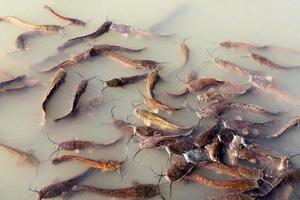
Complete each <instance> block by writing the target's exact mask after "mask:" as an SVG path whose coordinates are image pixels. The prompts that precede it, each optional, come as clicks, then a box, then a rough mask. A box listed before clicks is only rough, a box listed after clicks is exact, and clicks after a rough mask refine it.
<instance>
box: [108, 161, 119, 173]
mask: <svg viewBox="0 0 300 200" xmlns="http://www.w3.org/2000/svg"><path fill="white" fill-rule="evenodd" d="M106 169H107V170H108V171H111V172H113V171H117V170H119V169H121V163H120V162H118V161H115V160H109V161H107V163H106Z"/></svg>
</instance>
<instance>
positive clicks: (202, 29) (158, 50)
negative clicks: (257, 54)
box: [0, 0, 300, 200]
mask: <svg viewBox="0 0 300 200" xmlns="http://www.w3.org/2000/svg"><path fill="white" fill-rule="evenodd" d="M45 4H48V5H50V6H52V7H53V8H54V9H55V10H57V11H58V12H60V13H62V14H64V15H66V16H71V17H76V18H79V19H82V20H84V21H89V23H88V25H87V26H86V27H84V28H83V27H74V26H67V27H66V31H65V34H66V35H65V36H64V37H62V35H61V34H49V35H45V36H42V37H38V38H35V39H32V40H30V42H29V44H28V47H29V50H27V51H25V52H21V53H14V54H7V52H11V51H14V41H15V38H16V37H17V36H18V35H19V34H20V33H21V32H23V31H24V29H22V28H20V27H17V26H15V25H12V24H7V23H1V24H0V67H1V69H2V70H5V71H7V72H9V73H10V74H12V75H21V74H27V75H29V76H32V77H34V78H36V79H38V80H39V81H40V84H39V85H38V86H36V87H33V88H30V89H28V90H24V91H20V92H15V93H9V94H3V95H1V97H0V105H1V106H0V112H1V115H0V122H1V127H0V133H1V134H0V141H1V143H4V144H6V145H9V146H13V147H16V148H18V149H22V150H26V151H27V150H28V151H29V150H33V152H34V154H35V155H36V156H37V157H38V158H39V159H40V160H41V164H40V165H39V166H38V168H37V170H36V169H35V168H34V167H31V166H20V165H19V164H18V161H17V160H16V159H15V157H14V156H12V155H11V154H9V153H7V152H5V151H3V152H0V154H1V156H0V163H1V166H0V169H1V170H0V178H1V182H0V191H1V192H0V198H1V199H10V200H14V199H24V200H31V199H35V198H36V197H35V195H34V194H33V193H32V192H30V191H29V190H28V187H29V186H30V187H32V188H37V189H40V188H42V187H44V186H46V185H49V184H52V183H54V182H56V181H58V180H64V179H66V178H70V177H72V176H74V175H76V174H78V173H81V172H82V171H83V170H85V168H84V167H83V166H81V165H80V164H77V163H75V162H68V163H65V164H61V165H57V166H53V165H52V164H51V161H50V159H49V155H50V153H51V152H52V151H53V150H54V149H55V145H54V144H52V143H50V142H49V141H48V139H47V134H48V135H49V136H50V137H51V139H52V140H55V141H57V142H59V141H64V140H70V139H74V138H79V139H82V140H94V141H97V142H100V143H102V142H107V141H110V140H112V139H114V138H116V137H118V136H120V135H121V134H122V133H121V132H119V131H118V130H116V129H114V128H112V127H111V125H110V124H109V122H111V117H110V114H109V113H110V108H111V107H112V106H114V105H117V106H118V107H117V109H116V110H115V113H116V116H117V117H118V118H122V119H126V117H127V116H128V115H130V114H131V113H132V110H133V109H132V107H131V101H132V100H142V97H141V95H140V94H139V93H138V92H137V89H136V87H138V88H140V89H142V88H144V83H143V82H140V83H138V84H136V85H133V86H129V87H127V88H126V89H107V90H106V93H107V95H108V96H105V97H103V98H104V101H103V104H102V105H101V106H99V108H97V109H95V110H93V111H91V112H89V113H87V114H85V115H81V116H79V117H76V118H74V119H72V120H66V121H62V122H60V123H49V124H47V126H41V123H42V116H43V115H42V110H41V102H42V100H43V95H44V94H45V91H46V89H47V84H48V80H49V79H50V78H51V76H52V75H53V74H52V73H45V74H44V73H37V72H35V70H34V68H36V67H44V66H39V65H36V64H37V63H39V62H41V61H42V60H43V59H45V58H47V57H49V56H51V55H55V54H56V53H57V52H56V47H57V46H58V45H60V44H61V43H62V42H63V41H65V40H67V39H69V38H72V37H74V36H78V35H83V34H86V33H90V32H92V31H94V30H95V29H96V28H98V27H99V25H100V24H102V23H103V21H104V20H105V19H106V17H107V16H109V19H111V20H113V21H114V22H116V23H124V24H130V25H134V26H137V27H140V28H142V29H146V30H152V31H155V32H157V33H162V34H168V33H174V34H175V35H174V36H173V37H172V40H169V39H157V38H147V37H146V38H140V39H138V38H135V37H133V36H129V37H123V36H122V35H121V34H118V33H109V34H106V35H104V36H102V37H100V38H98V39H96V40H93V41H91V43H93V44H100V43H108V44H116V45H121V46H126V47H131V48H141V47H147V50H146V51H144V52H141V53H138V54H132V55H129V54H128V56H130V57H133V58H138V59H153V60H157V61H164V62H167V67H166V68H164V69H163V70H162V71H161V73H160V74H161V76H162V77H164V79H165V80H166V81H165V82H161V83H159V84H158V86H157V90H158V91H162V90H168V91H172V92H178V91H180V90H181V89H182V87H183V86H182V84H181V83H179V82H178V81H176V79H175V73H174V71H175V70H177V69H178V68H179V63H180V60H179V59H180V57H179V52H178V47H177V46H176V43H175V42H177V41H180V40H183V39H184V38H187V37H188V38H189V39H188V40H187V41H186V43H187V45H188V46H189V48H190V51H191V55H190V60H189V64H188V65H189V66H190V67H191V68H192V69H193V70H195V71H197V72H198V75H199V76H212V77H216V78H220V79H224V80H230V81H235V82H237V83H245V81H246V80H243V79H240V78H239V77H237V76H236V75H234V74H230V73H225V72H223V71H221V70H219V69H218V68H217V67H215V66H214V65H213V64H212V63H207V62H206V61H209V60H211V57H210V56H209V55H208V53H207V52H206V50H207V49H208V48H210V49H214V48H215V45H214V44H212V43H216V42H220V41H224V40H235V41H244V42H250V43H254V44H262V45H263V44H272V45H277V46H283V47H289V48H293V49H295V50H299V51H300V48H299V47H298V41H299V40H300V34H299V32H300V28H299V22H298V20H296V19H299V17H300V13H299V7H300V4H299V2H298V1H295V0H294V1H293V0H290V1H284V0H277V1H271V0H265V1H258V0H252V1H249V0H247V1H246V0H243V1H240V0H239V1H238V0H231V1H218V0H209V1H208V0H206V1H196V0H195V1H179V0H178V1H177V0H176V1H171V0H168V1H163V2H162V1H159V0H156V1H141V0H135V1H133V0H131V1H118V0H111V1H97V0H90V1H79V0H76V1H75V0H73V1H72V3H71V2H70V1H66V0H65V1H45V0H40V1H34V0H29V1H26V3H25V2H23V1H19V0H10V1H7V0H0V13H1V15H13V16H17V17H19V18H21V19H24V20H28V21H30V22H33V23H37V24H38V23H39V24H61V21H59V20H57V19H56V18H55V17H53V16H52V15H50V14H49V13H48V12H47V11H46V10H45V9H44V8H43V6H44V5H45ZM88 48H89V46H88V44H80V45H77V46H76V47H74V48H70V49H68V50H67V51H66V53H67V55H69V54H76V53H78V52H81V51H83V50H85V49H88ZM214 55H215V56H218V57H221V58H224V59H228V60H231V61H234V62H236V63H238V64H240V65H242V66H244V67H247V68H249V69H254V70H260V69H261V68H260V67H258V66H256V65H255V64H253V62H251V61H250V59H249V58H245V57H243V56H245V55H247V52H246V51H237V52H231V51H223V50H220V49H218V50H217V51H215V53H214ZM265 56H268V57H269V58H270V59H272V60H274V61H276V62H279V63H282V64H284V65H288V66H291V65H299V63H300V57H299V54H292V53H288V52H282V51H274V52H271V53H269V54H266V55H265ZM63 58H64V56H61V57H58V58H57V60H56V59H52V60H50V61H49V62H48V63H47V65H55V64H56V63H57V61H61V60H63ZM264 70H266V71H268V72H269V73H270V74H271V75H272V76H273V78H274V80H276V82H277V83H278V85H279V86H280V87H281V88H282V89H284V90H286V91H288V92H290V93H291V94H293V95H295V96H296V97H299V98H300V90H299V86H298V80H299V79H298V77H299V75H300V71H296V70H295V71H293V72H278V71H271V70H268V69H264ZM72 71H76V72H80V73H82V74H83V75H84V76H85V77H90V76H93V75H95V74H98V75H99V76H100V77H101V79H103V80H107V79H110V78H113V77H118V76H128V75H134V74H137V73H138V72H137V71H136V70H132V69H129V68H124V67H122V66H121V65H119V64H117V63H115V62H113V61H109V60H107V59H103V58H97V59H94V60H92V61H89V62H85V63H82V64H80V65H76V66H74V67H72ZM185 73H186V70H180V71H179V74H180V75H182V76H183V75H184V74H185ZM80 80H81V79H80V77H79V76H77V75H76V74H75V73H69V74H68V76H67V79H66V83H65V84H64V85H63V86H62V87H61V88H60V89H59V91H58V92H57V93H56V94H55V95H54V97H53V98H52V100H51V103H50V104H49V118H50V119H54V118H57V117H60V116H63V115H64V114H65V113H67V112H68V110H69V109H70V106H71V101H72V98H73V96H72V94H73V87H74V86H75V85H76V84H77V83H78V82H79V81H80ZM101 88H102V84H101V83H100V82H98V81H96V80H93V81H91V82H90V84H89V86H88V89H87V92H86V93H85V94H84V96H83V99H82V100H86V99H90V98H92V97H95V96H98V95H100V90H101ZM160 99H161V100H163V101H166V102H169V103H170V104H173V105H180V104H182V101H183V100H182V99H180V100H176V101H175V100H171V99H167V98H166V97H160ZM189 101H192V99H189ZM240 101H242V102H247V103H255V104H257V105H260V106H263V107H265V108H266V109H269V110H274V111H280V110H284V111H286V112H287V113H286V114H285V116H289V115H295V114H297V113H299V111H300V109H299V106H292V105H288V104H286V103H285V102H283V101H280V100H277V99H276V98H273V97H269V96H266V95H264V94H262V93H256V94H254V95H252V96H247V97H243V98H241V99H240ZM166 116H167V115H166ZM167 117H169V116H167ZM249 118H253V116H249ZM131 119H132V118H131ZM196 119H197V118H196V117H195V116H194V115H193V114H192V113H190V112H188V111H179V112H178V113H176V115H175V116H174V117H173V118H172V120H173V121H175V122H177V123H179V124H181V125H192V124H195V123H197V121H196ZM298 134H299V130H296V131H294V132H293V133H289V134H287V135H286V136H284V137H281V138H280V139H278V140H274V141H272V142H264V141H262V142H263V143H267V145H268V146H269V147H272V148H275V149H276V150H278V151H280V152H283V153H285V154H288V153H289V154H294V153H298V152H300V146H299V142H300V136H299V135H298ZM125 143H126V142H125V141H123V142H121V143H119V144H117V145H114V146H112V147H109V148H105V149H101V150H93V151H91V150H87V151H82V152H81V154H82V155H83V156H85V157H89V158H95V159H100V158H103V159H105V158H107V159H108V158H109V159H116V160H122V159H124V158H125V157H127V156H129V158H131V157H132V155H133V154H134V153H135V152H136V151H137V145H135V144H132V143H131V144H130V146H129V149H128V150H127V149H126V144H125ZM62 154H63V153H61V155H62ZM293 161H294V164H295V165H296V166H297V164H298V166H299V165H300V162H299V161H297V158H295V159H293ZM167 166H168V165H167V153H166V152H164V151H159V150H145V151H143V152H142V153H141V154H139V155H138V157H137V158H136V159H135V160H134V161H130V162H128V163H126V165H125V168H124V171H125V176H124V177H123V179H122V178H121V177H120V175H119V174H118V173H97V174H96V175H94V176H92V177H89V178H88V179H87V180H86V181H85V183H88V184H91V185H96V186H99V187H103V188H118V187H121V186H129V185H130V184H131V182H132V181H138V182H141V183H148V182H151V183H154V182H156V181H157V179H156V178H155V177H154V175H153V173H152V171H151V167H152V168H153V169H155V170H156V171H160V170H161V168H162V167H163V168H164V169H166V168H167ZM224 193H226V192H224V191H219V190H213V189H210V188H207V187H204V186H199V185H194V184H183V183H175V184H174V185H173V199H184V198H186V199H195V200H196V199H206V198H207V197H214V196H220V195H222V194H224ZM162 194H163V195H164V196H166V197H167V196H168V194H169V191H168V187H167V185H164V186H163V188H162ZM87 198H89V199H90V200H92V199H98V200H99V199H108V198H105V197H102V196H96V195H88V194H80V195H75V196H74V197H72V199H74V200H75V199H78V200H79V199H87ZM158 198H159V197H158ZM58 199H59V198H58Z"/></svg>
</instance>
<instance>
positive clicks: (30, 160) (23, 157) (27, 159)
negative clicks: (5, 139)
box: [0, 144, 40, 167]
mask: <svg viewBox="0 0 300 200" xmlns="http://www.w3.org/2000/svg"><path fill="white" fill-rule="evenodd" d="M0 148H2V149H4V150H6V151H8V152H9V153H11V154H13V155H14V156H16V157H17V158H18V160H19V163H20V164H21V165H25V164H30V165H33V166H35V167H36V166H37V165H38V164H39V163H40V161H39V160H38V159H37V158H36V157H35V156H34V155H33V153H29V152H24V151H21V150H19V149H16V148H13V147H10V146H7V145H5V144H0Z"/></svg>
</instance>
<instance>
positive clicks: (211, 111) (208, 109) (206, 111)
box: [196, 102, 280, 119]
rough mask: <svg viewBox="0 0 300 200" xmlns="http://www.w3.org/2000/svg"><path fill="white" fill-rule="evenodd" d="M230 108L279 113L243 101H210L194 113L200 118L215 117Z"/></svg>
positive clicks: (262, 112)
mask: <svg viewBox="0 0 300 200" xmlns="http://www.w3.org/2000/svg"><path fill="white" fill-rule="evenodd" d="M232 109H238V110H246V111H249V112H254V113H260V114H267V115H278V114H280V112H277V113H275V112H270V111H267V110H265V109H263V108H261V107H259V106H256V105H253V104H245V103H238V102H227V103H218V102H217V103H211V104H208V105H207V106H205V107H203V108H202V109H201V110H199V111H196V114H197V116H198V117H199V118H200V119H203V118H217V117H218V116H220V115H221V114H223V113H224V112H225V111H226V110H232Z"/></svg>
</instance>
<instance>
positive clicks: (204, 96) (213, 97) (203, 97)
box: [197, 87, 253, 101]
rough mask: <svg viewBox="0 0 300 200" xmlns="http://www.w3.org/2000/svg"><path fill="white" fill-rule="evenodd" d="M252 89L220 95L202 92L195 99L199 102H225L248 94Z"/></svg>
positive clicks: (218, 93)
mask: <svg viewBox="0 0 300 200" xmlns="http://www.w3.org/2000/svg"><path fill="white" fill-rule="evenodd" d="M252 89H253V88H252V87H249V88H246V89H245V90H243V91H239V92H237V93H220V92H209V91H207V92H203V93H200V94H198V95H197V99H198V100H199V101H225V100H232V99H235V98H237V97H240V96H243V95H245V94H248V93H249V92H250V91H252Z"/></svg>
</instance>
